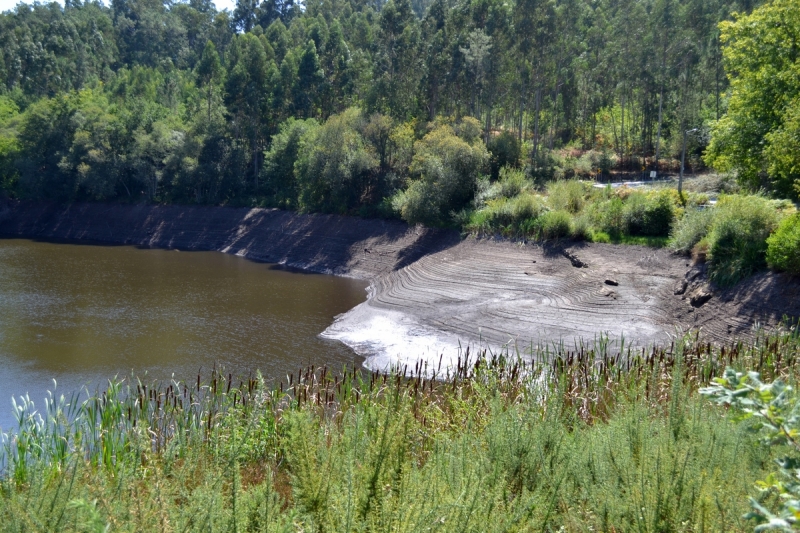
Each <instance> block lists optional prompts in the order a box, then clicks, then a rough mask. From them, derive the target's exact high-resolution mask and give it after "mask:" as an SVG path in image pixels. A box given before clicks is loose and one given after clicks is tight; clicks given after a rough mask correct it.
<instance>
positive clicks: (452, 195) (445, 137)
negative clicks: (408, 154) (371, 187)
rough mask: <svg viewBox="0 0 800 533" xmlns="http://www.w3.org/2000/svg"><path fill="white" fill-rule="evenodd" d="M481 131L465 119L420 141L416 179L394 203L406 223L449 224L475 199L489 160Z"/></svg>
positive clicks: (443, 126)
mask: <svg viewBox="0 0 800 533" xmlns="http://www.w3.org/2000/svg"><path fill="white" fill-rule="evenodd" d="M480 132H481V126H480V123H479V122H478V121H477V120H476V119H474V118H472V117H465V118H464V119H463V120H462V121H461V122H460V123H456V124H452V125H451V124H439V125H437V126H436V127H435V128H434V129H433V130H432V131H431V132H430V133H428V134H427V135H425V137H423V138H422V139H421V140H420V141H417V143H416V145H415V147H414V152H415V153H414V158H413V160H412V163H411V169H410V170H411V172H412V174H413V175H414V176H415V179H414V180H413V181H412V182H411V183H410V185H409V187H408V189H407V190H406V191H403V192H402V193H400V194H398V195H397V196H396V197H395V198H394V200H393V206H394V208H395V209H396V210H397V211H399V212H400V215H401V216H402V217H403V220H405V221H406V222H408V223H409V224H417V223H424V224H432V225H446V224H448V223H450V221H451V217H450V215H451V213H453V212H457V211H458V210H460V209H463V208H464V207H465V206H466V205H467V204H468V203H469V201H470V200H472V198H473V196H474V194H475V188H476V185H477V180H478V177H479V176H480V175H481V174H482V173H483V172H484V171H485V170H486V166H487V163H488V161H489V154H488V153H487V151H486V147H485V146H484V144H483V142H482V141H481V139H480Z"/></svg>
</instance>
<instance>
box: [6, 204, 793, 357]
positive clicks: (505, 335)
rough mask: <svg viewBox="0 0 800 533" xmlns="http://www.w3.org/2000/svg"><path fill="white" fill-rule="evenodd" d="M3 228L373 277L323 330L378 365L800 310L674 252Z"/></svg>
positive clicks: (757, 282) (16, 218) (243, 231)
mask: <svg viewBox="0 0 800 533" xmlns="http://www.w3.org/2000/svg"><path fill="white" fill-rule="evenodd" d="M0 234H3V235H6V236H18V237H26V238H43V239H63V240H74V241H84V242H86V241H91V242H100V243H108V244H132V245H138V246H145V247H160V248H177V249H185V250H217V251H220V252H225V253H231V254H236V255H240V256H243V257H247V258H250V259H253V260H258V261H265V262H274V263H281V264H285V265H287V266H291V267H296V268H301V269H305V270H310V271H315V272H324V273H330V274H335V275H341V276H351V277H356V278H360V279H365V280H367V281H369V282H370V288H369V295H368V298H367V301H365V302H364V303H362V304H360V305H358V306H357V307H355V308H354V309H353V310H351V311H350V312H348V313H345V314H344V315H341V316H339V317H337V319H336V321H335V322H334V323H333V324H332V325H331V326H330V327H329V328H328V329H327V330H326V331H325V332H324V333H323V334H322V335H323V336H324V337H327V338H331V339H338V340H340V341H342V342H344V343H345V344H347V345H349V346H350V347H352V348H353V349H354V350H355V351H356V352H357V353H359V354H360V355H362V356H364V357H365V358H366V363H365V364H366V365H367V366H368V367H370V368H373V369H382V368H386V367H387V366H390V365H393V364H409V366H413V365H414V364H416V363H417V362H418V361H419V360H424V361H425V362H426V363H427V364H428V367H429V369H434V368H438V367H439V365H442V366H447V365H450V364H452V363H453V362H454V361H455V359H456V358H457V357H458V356H459V354H461V353H463V350H464V349H466V347H467V346H471V347H472V349H473V351H474V349H475V348H476V347H478V346H480V347H490V348H491V349H492V350H501V349H504V348H508V349H509V350H511V351H512V352H519V353H521V354H525V353H526V352H528V351H529V350H530V349H531V347H537V346H554V345H561V344H563V345H565V346H566V347H568V348H571V347H574V346H576V345H578V344H580V343H584V344H586V343H592V342H593V341H594V340H595V339H598V338H600V337H601V336H604V337H606V338H607V339H608V341H609V342H611V343H613V344H615V345H616V346H620V345H622V343H623V342H624V343H625V344H626V345H636V346H646V345H650V344H654V343H659V344H660V343H668V342H670V340H671V339H672V338H673V337H674V336H675V335H676V334H679V333H680V332H684V331H687V330H690V329H696V328H701V329H702V330H703V333H704V335H705V337H706V338H707V339H710V340H715V341H720V342H723V341H728V340H731V339H733V338H737V337H745V336H748V335H750V334H751V332H752V330H753V327H754V326H755V325H756V324H761V325H763V326H767V327H769V326H773V325H775V324H778V323H779V322H780V321H781V320H782V318H783V317H784V316H795V317H796V316H800V282H798V280H797V279H793V278H789V277H786V276H781V275H775V274H770V273H764V274H759V275H757V276H754V277H753V278H751V279H749V280H746V281H745V282H743V283H741V284H739V285H738V286H737V287H735V288H733V289H729V290H726V291H720V290H715V289H714V288H713V287H709V286H708V285H707V283H706V282H705V278H704V275H703V272H702V268H699V269H698V268H695V267H692V266H691V265H689V264H688V262H687V260H686V259H685V258H683V257H678V256H675V255H672V254H670V253H669V252H667V251H666V250H654V249H650V248H644V247H638V246H613V245H603V244H584V243H568V244H562V245H551V246H540V245H531V244H526V245H522V244H516V243H510V242H505V241H493V240H476V239H473V238H468V239H465V240H462V239H461V238H460V237H459V235H458V234H457V233H455V232H451V231H441V230H432V229H426V228H410V227H408V226H406V225H405V224H402V223H399V222H389V221H377V220H361V219H355V218H348V217H338V216H331V215H298V214H294V213H289V212H285V211H278V210H271V209H238V208H224V207H181V206H123V205H103V204H75V205H72V206H69V207H64V206H58V205H44V204H28V203H13V204H8V205H7V206H6V207H5V208H4V209H3V210H2V214H0Z"/></svg>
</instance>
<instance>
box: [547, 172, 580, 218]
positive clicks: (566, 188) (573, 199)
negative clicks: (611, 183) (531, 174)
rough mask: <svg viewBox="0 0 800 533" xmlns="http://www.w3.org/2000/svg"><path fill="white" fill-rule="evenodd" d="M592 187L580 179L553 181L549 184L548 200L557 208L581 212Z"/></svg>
mask: <svg viewBox="0 0 800 533" xmlns="http://www.w3.org/2000/svg"><path fill="white" fill-rule="evenodd" d="M589 192H590V189H588V187H587V185H586V184H584V183H583V182H581V181H578V180H561V181H551V182H549V183H548V184H547V201H548V203H549V204H550V207H552V208H553V209H555V210H561V211H567V212H569V213H572V214H576V213H580V212H581V211H582V210H583V206H584V205H585V203H586V197H587V195H588V193H589Z"/></svg>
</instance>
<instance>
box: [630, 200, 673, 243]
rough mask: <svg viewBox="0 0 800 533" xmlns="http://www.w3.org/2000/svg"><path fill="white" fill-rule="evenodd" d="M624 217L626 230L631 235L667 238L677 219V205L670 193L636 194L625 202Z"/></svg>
mask: <svg viewBox="0 0 800 533" xmlns="http://www.w3.org/2000/svg"><path fill="white" fill-rule="evenodd" d="M623 217H624V220H625V222H624V224H625V229H626V231H627V232H628V233H629V234H630V235H641V236H643V237H661V236H666V235H669V231H670V228H671V227H672V221H673V219H674V218H675V205H674V204H673V202H672V198H671V195H670V193H669V192H668V191H662V192H658V193H655V194H643V193H634V194H631V195H630V197H629V198H628V200H627V201H626V202H625V210H624V215H623Z"/></svg>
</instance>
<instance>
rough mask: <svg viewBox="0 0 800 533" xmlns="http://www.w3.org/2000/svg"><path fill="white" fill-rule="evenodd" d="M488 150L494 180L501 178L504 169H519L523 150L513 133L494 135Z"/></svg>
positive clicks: (490, 139) (506, 132) (505, 132)
mask: <svg viewBox="0 0 800 533" xmlns="http://www.w3.org/2000/svg"><path fill="white" fill-rule="evenodd" d="M487 148H488V149H489V164H490V166H491V174H492V179H493V180H496V179H497V178H498V177H500V176H501V172H502V169H503V168H504V167H514V168H516V167H519V163H520V156H521V155H522V150H521V149H520V145H519V140H518V139H517V136H516V135H514V134H513V133H511V132H509V131H504V132H502V133H501V134H500V135H493V136H492V137H490V138H489V144H488V145H487Z"/></svg>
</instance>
